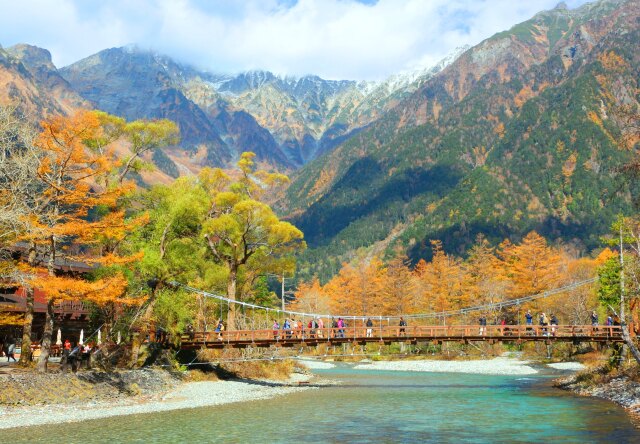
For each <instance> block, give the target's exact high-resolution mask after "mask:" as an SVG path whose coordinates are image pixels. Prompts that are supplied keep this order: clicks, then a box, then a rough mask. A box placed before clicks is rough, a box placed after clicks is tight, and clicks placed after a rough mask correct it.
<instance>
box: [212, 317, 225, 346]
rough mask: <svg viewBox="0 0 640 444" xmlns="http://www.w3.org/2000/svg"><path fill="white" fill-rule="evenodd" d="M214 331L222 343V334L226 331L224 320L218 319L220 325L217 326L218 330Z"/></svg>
mask: <svg viewBox="0 0 640 444" xmlns="http://www.w3.org/2000/svg"><path fill="white" fill-rule="evenodd" d="M214 331H215V332H217V333H218V340H219V341H222V339H223V337H222V332H223V331H224V322H222V319H218V324H217V325H216V329H215V330H214Z"/></svg>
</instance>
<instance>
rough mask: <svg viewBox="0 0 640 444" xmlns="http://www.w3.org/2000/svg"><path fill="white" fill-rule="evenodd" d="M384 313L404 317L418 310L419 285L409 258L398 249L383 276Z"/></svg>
mask: <svg viewBox="0 0 640 444" xmlns="http://www.w3.org/2000/svg"><path fill="white" fill-rule="evenodd" d="M382 284H383V285H382V294H383V297H384V299H383V302H382V308H383V313H381V314H389V315H394V316H397V315H403V314H410V313H414V312H415V311H416V308H417V302H418V298H417V297H416V296H417V295H416V289H417V284H416V280H415V279H414V275H413V273H412V272H411V270H410V268H409V258H408V257H407V255H406V254H405V253H403V252H402V251H400V250H399V249H396V251H395V255H394V257H393V258H392V259H391V260H390V261H389V262H388V264H387V267H386V270H385V273H384V275H383V276H382Z"/></svg>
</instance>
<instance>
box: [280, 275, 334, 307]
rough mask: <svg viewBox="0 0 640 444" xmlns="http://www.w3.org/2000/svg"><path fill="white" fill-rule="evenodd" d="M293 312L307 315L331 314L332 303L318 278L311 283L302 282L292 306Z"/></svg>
mask: <svg viewBox="0 0 640 444" xmlns="http://www.w3.org/2000/svg"><path fill="white" fill-rule="evenodd" d="M290 309H291V310H292V311H302V312H305V313H331V301H330V298H329V295H328V294H327V292H326V291H325V290H324V288H323V287H322V285H320V281H319V280H318V278H317V277H316V278H314V279H313V280H312V281H311V282H310V283H306V282H302V283H300V285H298V288H297V290H296V292H295V300H294V301H293V302H292V303H291V304H290Z"/></svg>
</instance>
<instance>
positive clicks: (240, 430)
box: [5, 366, 640, 444]
mask: <svg viewBox="0 0 640 444" xmlns="http://www.w3.org/2000/svg"><path fill="white" fill-rule="evenodd" d="M315 372H316V373H318V374H319V375H321V376H323V377H325V378H335V379H338V380H340V381H342V383H341V384H340V385H337V386H330V387H323V388H320V389H317V390H307V391H303V392H300V393H294V394H291V395H286V396H281V397H277V398H273V399H270V400H262V401H254V402H247V403H238V404H228V405H223V406H218V407H207V408H198V409H189V410H178V411H173V412H162V413H154V414H144V415H132V416H121V417H115V418H108V419H102V420H93V421H87V422H83V423H76V424H61V425H47V426H40V427H31V428H28V429H23V430H20V431H19V432H18V433H12V434H11V436H10V437H9V436H7V435H6V434H5V437H6V438H8V439H9V441H8V442H11V443H20V442H29V443H40V442H42V443H49V442H62V443H83V444H91V443H107V442H109V443H208V442H211V443H230V442H232V443H234V442H239V443H245V442H246V443H252V442H256V443H275V442H277V443H280V442H282V443H296V444H298V443H312V442H336V443H337V442H340V443H353V442H407V443H416V442H477V443H488V442H561V443H565V442H576V443H584V442H609V443H626V442H640V429H638V428H636V427H634V424H633V423H632V419H631V418H630V417H629V416H628V415H627V414H626V413H625V411H624V410H623V409H621V408H620V407H618V406H616V405H614V404H612V403H610V402H606V401H602V400H597V399H592V398H582V397H577V396H574V395H571V394H569V393H565V392H563V391H561V390H558V389H554V388H552V387H551V386H550V384H549V382H550V378H551V377H552V376H558V375H557V374H554V375H550V374H547V375H544V374H543V375H536V376H534V377H527V378H523V377H520V376H487V375H469V374H452V373H417V372H390V371H363V370H354V369H351V368H350V367H347V366H338V367H337V368H334V369H331V370H316V371H315ZM24 432H26V433H24Z"/></svg>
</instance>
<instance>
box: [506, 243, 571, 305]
mask: <svg viewBox="0 0 640 444" xmlns="http://www.w3.org/2000/svg"><path fill="white" fill-rule="evenodd" d="M499 253H500V256H501V257H502V258H503V260H504V262H505V263H506V264H507V265H506V266H507V275H508V276H509V278H510V279H511V281H512V283H513V286H512V288H511V296H512V297H521V296H528V295H533V294H537V293H540V292H542V291H544V290H548V289H550V288H553V287H554V286H555V285H557V284H558V282H559V280H558V277H559V274H560V273H559V272H560V265H561V260H560V255H559V254H558V253H557V252H556V251H554V249H552V248H551V247H549V246H548V245H547V241H546V239H545V238H544V237H542V236H540V235H539V234H538V233H536V232H535V231H532V232H530V233H529V234H527V235H526V236H525V237H524V239H523V240H522V242H521V243H520V244H518V245H512V244H508V245H506V244H503V245H502V248H501V249H500V252H499Z"/></svg>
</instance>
